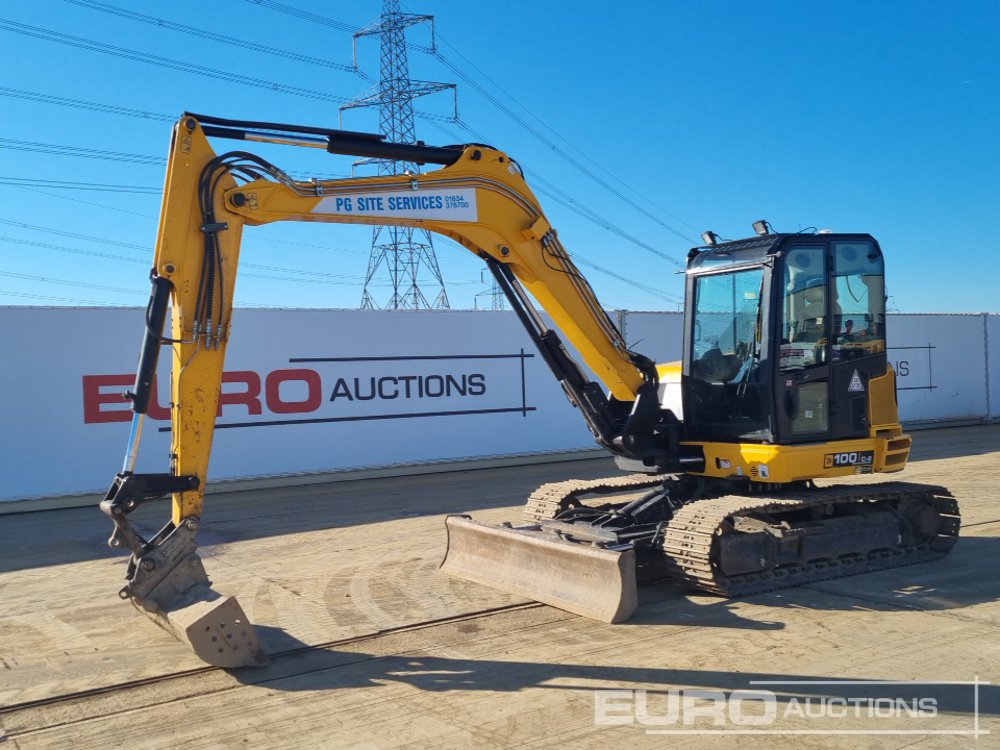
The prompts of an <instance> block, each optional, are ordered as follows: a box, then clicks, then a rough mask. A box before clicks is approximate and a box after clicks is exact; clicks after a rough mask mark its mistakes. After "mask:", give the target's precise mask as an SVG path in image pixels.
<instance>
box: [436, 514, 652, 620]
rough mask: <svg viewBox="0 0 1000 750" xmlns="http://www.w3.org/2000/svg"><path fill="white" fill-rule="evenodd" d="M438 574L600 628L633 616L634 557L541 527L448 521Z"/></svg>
mask: <svg viewBox="0 0 1000 750" xmlns="http://www.w3.org/2000/svg"><path fill="white" fill-rule="evenodd" d="M445 527H446V528H447V530H448V549H447V551H446V552H445V557H444V560H443V561H442V563H441V570H443V571H444V572H446V573H448V574H449V575H453V576H456V577H458V578H464V579H465V580H467V581H474V582H475V583H481V584H484V585H486V586H492V587H493V588H496V589H500V590H501V591H506V592H508V593H511V594H516V595H518V596H523V597H525V598H527V599H534V600H535V601H539V602H543V603H545V604H549V605H551V606H553V607H558V608H559V609H564V610H566V611H567V612H573V613H574V614H578V615H583V616H584V617H589V618H591V619H593V620H600V621H601V622H609V623H613V622H623V621H625V620H627V619H628V618H629V617H630V616H631V615H632V613H633V612H634V611H635V609H636V606H637V605H638V594H637V590H636V582H635V552H634V550H632V549H630V548H629V549H625V550H610V549H603V548H600V547H597V546H594V545H591V544H585V543H579V542H570V541H566V540H564V539H561V538H560V537H558V536H556V535H555V534H553V533H551V532H545V531H542V530H541V529H540V528H539V527H537V526H535V527H525V528H520V529H518V528H507V527H497V526H487V525H485V524H481V523H477V522H475V521H473V520H471V519H470V518H468V517H467V516H449V517H448V518H447V519H446V520H445Z"/></svg>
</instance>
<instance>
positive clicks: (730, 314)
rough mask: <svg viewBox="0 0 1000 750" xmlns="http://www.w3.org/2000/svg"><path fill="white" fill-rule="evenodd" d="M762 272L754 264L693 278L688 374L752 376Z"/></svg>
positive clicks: (730, 378)
mask: <svg viewBox="0 0 1000 750" xmlns="http://www.w3.org/2000/svg"><path fill="white" fill-rule="evenodd" d="M763 275H764V270H763V269H762V268H761V267H759V266H757V267H755V268H749V269H746V270H741V271H733V272H730V273H716V274H707V275H704V276H701V277H699V278H698V279H697V280H696V285H695V310H694V332H693V333H694V338H693V341H692V348H691V352H692V356H691V370H690V372H691V376H692V377H695V378H698V379H699V380H706V381H709V382H713V383H732V382H737V381H739V382H744V381H747V380H751V379H753V380H756V370H755V368H754V367H753V365H754V364H755V362H756V360H757V359H759V354H760V326H759V311H760V295H761V283H762V280H763Z"/></svg>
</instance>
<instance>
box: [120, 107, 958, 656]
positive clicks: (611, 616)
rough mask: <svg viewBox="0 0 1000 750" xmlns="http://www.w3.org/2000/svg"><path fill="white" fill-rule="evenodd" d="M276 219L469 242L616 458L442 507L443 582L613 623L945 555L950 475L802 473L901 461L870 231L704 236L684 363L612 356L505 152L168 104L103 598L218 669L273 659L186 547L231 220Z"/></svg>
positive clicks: (226, 329)
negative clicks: (335, 161)
mask: <svg viewBox="0 0 1000 750" xmlns="http://www.w3.org/2000/svg"><path fill="white" fill-rule="evenodd" d="M210 139H214V140H225V139H229V140H237V141H243V142H247V141H250V142H263V143H272V144H283V145H289V146H298V147H307V148H316V149H321V150H324V151H327V152H330V153H334V154H347V155H353V156H358V157H366V158H369V159H376V160H377V159H393V160H402V161H407V162H414V163H417V164H420V165H433V166H434V167H436V168H434V169H427V170H426V171H423V172H421V173H406V174H398V175H385V176H378V177H352V178H346V179H332V180H331V179H310V180H301V179H295V178H293V177H292V176H290V175H289V174H288V173H287V172H285V171H283V170H282V169H280V168H279V167H277V166H275V165H274V164H272V163H271V162H269V161H267V160H265V159H263V158H261V157H260V156H257V155H255V154H253V153H250V152H248V151H245V150H233V151H226V152H224V153H221V154H216V152H215V150H214V149H213V147H212V145H211V143H210ZM275 221H315V222H339V223H355V224H371V225H384V224H390V225H397V226H406V227H417V228H421V229H426V230H430V231H434V232H438V233H441V234H444V235H446V236H448V237H450V238H452V239H453V240H455V241H456V242H458V243H459V244H461V245H462V246H464V247H465V248H467V249H468V250H469V251H470V252H472V253H474V254H476V255H477V256H478V257H479V258H480V259H482V261H483V262H484V263H485V264H486V266H487V267H488V268H489V270H490V271H491V272H492V273H493V275H494V277H495V278H496V280H497V282H498V284H499V286H500V288H501V289H502V290H503V292H504V293H505V294H506V297H507V299H508V300H509V302H510V305H511V307H512V308H513V310H514V311H515V312H516V314H517V317H518V318H519V320H520V321H521V323H522V324H523V325H524V328H525V330H526V331H527V334H528V336H530V337H531V339H532V340H533V341H534V343H535V345H536V346H537V347H538V350H539V352H540V353H541V357H542V358H543V359H544V361H545V363H546V364H547V365H548V367H549V368H551V370H552V372H553V374H554V375H555V377H556V378H557V379H558V380H559V382H560V383H561V384H562V386H563V389H564V390H565V392H566V395H567V397H568V398H569V400H570V401H571V402H572V404H573V405H575V406H576V407H577V408H578V409H579V411H580V414H581V415H582V416H583V418H584V420H585V421H586V423H587V425H588V427H589V428H590V430H591V432H592V433H593V435H594V437H595V439H596V441H597V442H598V443H599V444H600V445H601V446H603V447H604V448H606V449H607V450H608V451H610V452H611V453H612V454H613V455H614V457H615V459H616V461H617V464H618V466H619V468H620V469H621V470H622V474H621V476H616V477H612V478H608V479H603V480H596V481H570V482H564V483H557V484H552V485H545V486H543V487H541V488H539V489H538V490H537V491H536V492H535V493H533V494H532V495H531V497H530V498H529V499H528V502H527V505H526V506H525V510H524V512H525V515H526V518H525V519H524V520H523V521H517V522H511V523H507V524H504V525H502V526H489V525H484V524H480V523H477V522H475V521H474V520H472V519H470V518H467V517H463V516H453V517H449V518H448V519H447V521H446V527H447V534H448V547H447V553H446V556H445V559H444V562H443V563H442V568H443V569H444V570H445V571H446V572H448V573H450V574H452V575H456V576H460V577H462V578H466V579H470V580H472V581H477V582H480V583H483V584H487V585H491V586H496V587H499V588H502V589H504V590H506V591H509V592H513V593H516V594H518V595H522V596H524V597H528V598H531V599H536V600H538V601H542V602H546V603H549V604H552V605H554V606H557V607H562V608H564V609H567V610H569V611H571V612H576V613H579V614H581V615H585V616H588V617H592V618H595V619H598V620H603V621H606V622H620V621H622V620H625V619H627V618H628V617H629V616H630V615H631V614H632V612H633V610H634V609H635V608H636V602H637V596H636V586H637V581H641V580H643V579H645V578H663V577H672V578H675V579H679V580H681V581H683V582H686V583H687V584H690V585H691V586H692V587H694V588H695V589H699V590H703V591H707V592H712V593H715V594H719V595H722V596H739V595H743V594H748V593H754V592H759V591H765V590H768V589H772V588H777V587H782V586H791V585H797V584H802V583H805V582H809V581H815V580H817V579H822V578H829V577H834V576H840V575H848V574H853V573H861V572H865V571H871V570H878V569H882V568H886V567H891V566H896V565H903V564H909V563H917V562H922V561H927V560H931V559H935V558H938V557H941V556H942V555H944V554H946V553H947V552H948V550H949V549H950V547H951V546H952V545H953V544H954V543H955V541H956V538H957V535H958V530H959V511H958V506H957V503H956V501H955V499H954V497H952V495H951V494H950V493H949V492H948V491H947V490H946V489H944V488H942V487H935V486H926V485H917V484H911V483H906V482H899V481H893V482H880V483H848V484H841V485H837V484H829V483H828V482H821V483H820V484H821V485H822V486H818V485H817V480H836V479H838V478H842V477H847V476H855V475H858V474H875V473H881V472H885V473H891V472H898V471H900V470H901V469H903V467H904V466H905V465H906V461H907V457H908V455H909V451H910V437H909V436H908V435H906V434H904V432H903V430H902V429H901V427H900V424H899V417H898V413H897V405H896V396H895V375H894V372H893V369H892V367H891V365H890V364H889V362H888V360H887V355H886V341H885V291H884V273H883V257H882V252H881V249H880V247H879V244H878V243H877V242H876V240H875V239H874V238H873V237H872V236H870V235H868V234H831V233H826V234H824V233H797V234H779V233H775V232H773V231H771V230H770V227H769V226H768V225H767V223H766V222H758V223H757V224H755V229H756V234H755V235H754V236H751V237H750V238H748V239H742V240H738V241H727V242H719V241H718V239H717V238H716V236H715V235H713V234H711V233H706V234H705V235H703V238H704V239H705V244H704V245H702V246H699V247H695V248H693V249H692V250H691V251H690V252H689V254H688V258H687V268H686V290H685V300H686V305H685V314H684V342H683V359H682V361H681V362H678V363H666V364H657V363H655V362H653V361H652V360H651V359H649V358H648V357H646V356H644V355H642V354H640V353H638V352H635V351H633V350H632V349H631V348H630V347H629V346H628V345H627V344H626V342H625V340H624V338H623V336H622V334H621V332H620V331H619V329H618V328H617V327H616V326H615V324H614V323H613V322H612V321H611V320H610V318H609V317H608V315H607V314H606V313H605V311H604V310H603V309H602V307H601V306H600V304H599V302H598V300H597V298H596V296H595V294H594V292H593V290H592V289H591V287H590V285H589V284H588V282H587V280H586V279H585V278H584V276H583V275H582V274H581V273H580V271H579V270H578V269H577V267H576V266H575V265H574V263H573V261H572V260H571V258H570V256H569V254H568V253H567V251H566V249H565V248H564V247H563V245H562V243H561V242H560V240H559V237H558V235H557V233H556V231H555V230H554V229H553V227H552V226H551V224H550V223H549V221H548V220H547V218H546V217H545V214H544V212H543V211H542V209H541V207H540V205H539V202H538V200H537V199H536V197H535V196H534V194H533V193H532V191H531V190H530V188H529V187H528V185H527V184H526V182H525V179H524V175H523V174H522V172H521V169H520V168H519V166H518V164H517V163H516V162H515V161H514V160H513V159H511V158H510V157H509V156H508V155H507V154H505V153H504V152H502V151H500V150H498V149H495V148H492V147H490V146H486V145H482V144H465V145H456V146H442V147H435V146H427V145H424V144H422V143H416V144H401V143H389V142H386V141H385V139H384V138H383V137H382V136H380V135H371V134H364V133H355V132H348V131H342V130H331V129H327V128H317V127H303V126H296V125H287V124H280V123H270V122H248V121H239V120H229V119H222V118H217V117H208V116H203V115H197V114H185V115H183V116H182V117H181V118H180V119H179V120H178V122H177V123H176V124H175V126H174V128H173V133H172V140H171V145H170V155H169V162H168V168H167V176H166V184H165V188H164V194H163V204H162V212H161V217H160V224H159V234H158V238H157V244H156V251H155V258H154V260H153V267H152V272H151V283H152V289H151V294H150V301H149V305H148V308H147V310H146V322H145V333H144V339H143V344H142V348H141V351H140V356H139V363H138V368H137V374H136V380H135V385H134V387H133V389H132V390H131V391H130V392H128V393H127V394H125V395H126V398H128V399H130V400H131V405H132V411H133V417H132V423H131V429H130V432H129V437H128V445H127V450H126V457H125V461H124V466H123V468H122V471H121V472H119V473H118V474H117V475H116V476H115V478H114V481H113V483H112V486H111V488H110V489H109V491H108V493H107V495H106V497H105V499H104V500H103V502H102V503H101V508H102V510H103V511H104V512H105V513H106V514H107V515H108V516H109V517H110V518H111V519H112V521H113V522H114V530H113V533H112V536H111V539H110V544H111V545H112V546H113V547H124V548H127V549H128V550H129V551H130V552H131V557H130V559H129V564H128V568H127V574H126V583H125V585H124V586H123V587H122V588H121V590H120V592H119V594H120V596H121V597H122V598H123V599H128V600H131V601H132V602H133V603H134V604H135V605H136V606H137V607H139V608H140V609H141V610H143V611H144V612H146V613H148V614H149V615H150V616H152V617H153V618H154V619H155V620H156V621H157V622H158V623H159V624H160V625H162V626H163V627H165V628H166V629H168V630H170V631H171V632H173V633H174V634H175V635H176V636H177V637H178V638H180V639H181V640H183V641H185V642H187V643H188V644H189V645H190V646H191V647H192V648H193V649H194V651H195V652H196V653H197V654H198V655H199V656H200V657H201V658H203V659H204V660H205V661H207V662H209V663H211V664H214V665H218V666H223V667H239V666H254V665H260V664H262V663H264V662H265V661H266V658H267V657H266V654H265V653H264V651H263V649H262V648H261V645H260V642H259V640H258V638H257V634H256V631H255V629H254V627H253V625H252V623H250V622H249V620H248V619H247V617H246V614H245V612H244V611H243V609H242V608H241V606H240V605H239V603H238V602H237V601H236V599H235V598H233V597H226V596H222V595H221V594H219V593H217V592H216V591H215V590H214V589H212V588H211V586H210V582H209V579H208V577H207V574H206V571H205V568H204V566H203V564H202V561H201V558H200V556H199V555H198V552H197V541H196V539H197V530H198V527H199V524H200V522H201V517H202V510H203V500H204V490H205V482H206V478H207V473H208V466H209V456H210V453H211V447H212V437H213V431H214V426H215V418H216V409H217V406H218V400H219V393H220V386H221V382H222V372H223V361H224V358H225V352H226V345H227V343H228V341H229V338H230V320H231V313H232V307H233V290H234V285H235V282H236V277H237V267H238V260H239V251H240V240H241V236H242V232H243V228H244V226H251V227H252V226H257V225H261V224H267V223H270V222H275ZM532 298H533V299H534V301H537V303H538V304H539V305H540V306H541V307H542V308H544V310H545V311H547V312H548V313H549V315H550V316H551V319H552V320H553V321H554V324H555V326H556V328H557V329H558V330H559V331H561V332H562V334H563V335H565V336H566V338H567V339H568V341H569V342H570V343H571V344H572V345H573V346H574V347H575V348H576V351H577V352H578V353H579V356H580V357H582V359H583V360H584V362H585V363H586V365H587V368H589V370H588V369H587V368H584V367H582V366H581V365H580V364H578V363H577V362H576V361H575V360H574V359H573V358H572V357H571V356H570V354H569V353H568V351H567V347H566V346H565V345H564V343H563V341H562V340H561V339H560V336H559V333H557V331H556V329H555V328H550V327H549V326H548V325H546V323H545V322H544V320H543V318H542V317H541V316H540V314H539V313H538V312H537V310H536V307H535V304H534V302H533V301H532ZM168 309H169V311H170V317H171V325H170V329H169V333H167V332H166V331H165V323H166V319H167V316H168ZM163 347H169V348H170V351H171V356H172V371H171V390H170V394H171V395H170V400H171V405H170V414H171V434H172V437H171V449H170V456H169V460H170V465H169V470H168V471H165V472H163V473H139V472H136V470H135V467H136V457H137V455H138V450H139V443H140V438H141V433H142V426H143V419H144V415H145V414H146V412H147V408H148V404H149V399H150V391H151V386H152V382H153V377H154V374H155V372H156V365H157V359H158V356H159V353H160V351H161V349H162V348H163ZM623 495H624V496H623ZM167 496H170V497H171V502H172V515H171V518H170V520H169V521H168V522H167V523H166V524H165V525H164V526H163V528H162V529H161V530H160V531H159V532H157V533H156V534H155V535H153V536H152V537H151V538H149V539H146V538H144V537H143V536H142V535H141V534H140V533H139V531H137V529H136V528H135V526H134V525H133V524H132V523H130V521H129V514H130V513H131V512H132V511H134V510H135V509H136V508H137V507H139V506H140V505H143V504H145V503H148V502H152V501H156V500H159V499H163V498H166V497H167Z"/></svg>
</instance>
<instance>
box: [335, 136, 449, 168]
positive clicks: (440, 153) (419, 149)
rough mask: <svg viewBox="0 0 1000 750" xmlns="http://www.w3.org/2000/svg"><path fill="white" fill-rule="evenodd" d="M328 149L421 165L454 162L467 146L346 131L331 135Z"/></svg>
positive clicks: (351, 154) (341, 152)
mask: <svg viewBox="0 0 1000 750" xmlns="http://www.w3.org/2000/svg"><path fill="white" fill-rule="evenodd" d="M326 150H327V151H329V152H330V153H331V154H346V155H348V156H367V157H371V158H375V159H395V160H398V161H412V162H416V163H417V164H444V165H445V166H447V165H449V164H454V163H455V162H456V161H458V160H459V159H460V158H461V156H462V151H463V150H464V149H462V148H460V147H457V146H456V147H449V146H424V145H421V144H410V143H386V142H382V141H377V140H373V139H372V138H370V137H360V138H359V137H358V134H357V133H350V132H348V131H346V130H342V131H335V133H333V134H331V135H329V136H328V142H327V145H326Z"/></svg>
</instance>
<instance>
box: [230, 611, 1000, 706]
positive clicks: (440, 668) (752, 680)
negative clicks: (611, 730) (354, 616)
mask: <svg viewBox="0 0 1000 750" xmlns="http://www.w3.org/2000/svg"><path fill="white" fill-rule="evenodd" d="M263 630H264V631H265V632H264V633H263V634H262V637H263V638H264V639H267V638H268V637H270V636H271V635H273V634H271V633H268V632H267V629H263ZM292 640H294V639H292ZM286 645H289V642H288V641H286ZM300 646H301V648H299V649H297V650H294V651H292V652H290V653H286V654H285V655H282V656H279V657H278V658H275V659H274V660H273V661H272V663H271V664H270V665H269V666H268V667H265V668H264V669H241V670H235V671H234V672H232V674H233V675H234V676H235V677H236V679H237V680H239V681H240V682H241V683H243V684H244V685H250V686H259V687H262V688H267V689H268V690H278V691H287V692H300V691H317V690H345V689H357V688H373V689H377V688H379V687H384V686H386V685H390V684H393V683H401V684H405V685H410V686H412V687H414V688H417V689H419V690H424V691H428V692H448V691H484V692H495V693H513V692H517V691H521V690H524V689H527V688H543V689H549V690H559V691H567V692H568V693H575V694H577V695H580V694H588V695H589V694H593V693H594V692H595V691H597V690H600V689H615V690H622V689H625V690H627V689H630V688H631V689H642V690H644V691H646V693H648V694H651V695H658V694H659V695H667V694H669V693H670V692H673V693H674V694H677V693H678V692H682V691H685V690H687V691H690V690H692V689H695V690H707V691H719V693H721V694H722V695H728V694H730V693H732V691H737V690H738V691H746V690H750V691H769V692H771V693H773V695H774V700H775V701H776V703H777V704H778V706H779V708H780V707H781V706H783V705H786V704H788V703H790V702H791V701H793V700H796V701H799V702H805V701H807V700H809V699H815V700H824V699H826V700H828V699H829V698H830V697H831V696H836V697H838V698H841V699H846V700H848V701H850V700H851V699H855V700H858V701H860V700H867V699H869V698H871V699H882V698H889V699H896V698H898V697H899V696H900V695H901V694H902V693H906V692H907V691H909V692H911V693H912V692H914V691H915V690H919V691H920V695H926V696H930V697H933V699H934V701H935V708H936V710H937V712H938V713H940V714H953V715H959V716H962V715H969V716H971V715H972V714H973V713H974V712H976V711H977V710H978V715H979V716H980V717H984V716H1000V685H991V684H983V683H980V684H978V685H977V686H976V688H977V692H978V696H975V695H974V691H973V685H972V684H971V683H969V684H966V683H963V684H942V685H923V686H921V687H920V688H912V687H905V688H904V687H901V684H900V683H899V682H896V681H890V680H886V681H880V680H871V679H869V678H866V677H864V676H858V677H847V676H844V675H843V674H838V675H836V676H830V675H815V674H787V673H775V672H746V671H741V672H730V671H724V670H711V669H705V670H701V669H672V668H668V667H634V666H604V665H591V664H573V663H555V662H539V661H518V660H493V659H467V658H452V657H441V656H432V655H426V654H421V655H419V656H418V655H409V654H386V655H382V654H376V653H369V652H365V651H337V650H333V649H324V648H313V649H310V648H308V647H307V646H305V644H300ZM664 653H665V654H668V653H669V650H665V651H664ZM664 659H665V660H666V659H669V656H664ZM858 683H863V684H858ZM901 691H902V693H901ZM977 700H978V706H977Z"/></svg>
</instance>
